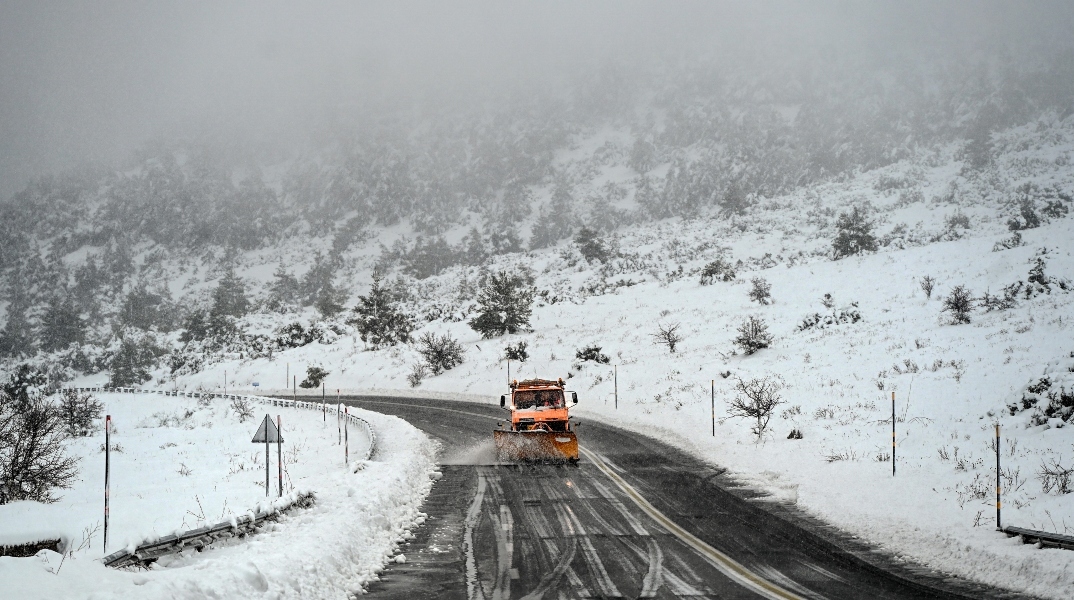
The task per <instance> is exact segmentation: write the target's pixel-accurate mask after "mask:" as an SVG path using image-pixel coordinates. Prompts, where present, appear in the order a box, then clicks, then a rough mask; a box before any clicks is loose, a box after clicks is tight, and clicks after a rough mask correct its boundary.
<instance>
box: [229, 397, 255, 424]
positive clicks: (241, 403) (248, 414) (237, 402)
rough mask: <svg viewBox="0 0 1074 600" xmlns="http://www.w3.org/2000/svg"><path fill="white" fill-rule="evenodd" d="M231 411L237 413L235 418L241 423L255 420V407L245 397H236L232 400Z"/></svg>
mask: <svg viewBox="0 0 1074 600" xmlns="http://www.w3.org/2000/svg"><path fill="white" fill-rule="evenodd" d="M231 410H233V411H235V416H237V417H238V418H239V423H245V422H246V421H248V420H250V419H252V418H254V407H253V405H251V404H250V401H249V400H248V399H246V397H245V396H235V397H234V398H232V399H231Z"/></svg>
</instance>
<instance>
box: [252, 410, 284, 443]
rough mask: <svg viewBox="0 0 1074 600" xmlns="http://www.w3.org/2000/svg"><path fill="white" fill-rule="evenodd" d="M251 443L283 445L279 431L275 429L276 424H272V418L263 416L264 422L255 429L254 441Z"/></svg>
mask: <svg viewBox="0 0 1074 600" xmlns="http://www.w3.org/2000/svg"><path fill="white" fill-rule="evenodd" d="M250 441H251V442H253V443H255V444H257V443H261V444H264V443H266V442H268V443H271V444H275V443H277V442H278V443H281V444H282V443H283V437H282V436H281V435H280V430H279V429H277V428H276V424H275V423H273V422H272V417H270V416H268V415H265V420H264V421H261V427H258V428H257V433H255V434H254V439H252V440H250Z"/></svg>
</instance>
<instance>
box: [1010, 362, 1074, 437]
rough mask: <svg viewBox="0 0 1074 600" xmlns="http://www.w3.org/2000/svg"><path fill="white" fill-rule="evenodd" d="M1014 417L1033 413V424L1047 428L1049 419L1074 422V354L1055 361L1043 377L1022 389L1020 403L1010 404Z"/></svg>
mask: <svg viewBox="0 0 1074 600" xmlns="http://www.w3.org/2000/svg"><path fill="white" fill-rule="evenodd" d="M1007 409H1008V410H1009V411H1010V413H1011V416H1014V415H1016V414H1018V413H1020V412H1023V411H1028V410H1032V411H1033V414H1032V416H1031V419H1030V421H1031V423H1032V424H1034V425H1043V424H1044V423H1047V422H1048V420H1049V419H1062V420H1063V421H1066V422H1068V423H1074V352H1071V353H1070V356H1069V357H1068V358H1066V359H1063V360H1058V361H1053V362H1051V363H1049V364H1048V365H1047V366H1046V367H1045V368H1044V373H1043V375H1042V376H1041V377H1039V378H1037V379H1036V380H1034V381H1032V382H1030V383H1029V384H1028V385H1026V387H1025V388H1023V390H1022V396H1021V398H1019V400H1018V401H1017V402H1012V403H1011V404H1008V405H1007Z"/></svg>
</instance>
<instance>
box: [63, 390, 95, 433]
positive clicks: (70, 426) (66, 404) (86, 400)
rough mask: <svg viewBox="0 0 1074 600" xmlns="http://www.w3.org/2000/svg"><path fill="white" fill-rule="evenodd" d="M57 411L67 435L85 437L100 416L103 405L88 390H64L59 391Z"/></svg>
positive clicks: (91, 431) (91, 430)
mask: <svg viewBox="0 0 1074 600" xmlns="http://www.w3.org/2000/svg"><path fill="white" fill-rule="evenodd" d="M59 411H60V417H61V418H62V419H63V422H64V427H65V430H66V432H67V435H69V436H71V437H85V436H87V435H89V434H91V433H93V430H94V427H93V422H94V421H95V420H97V419H100V418H101V413H102V412H104V405H103V404H101V401H100V400H98V399H97V397H96V396H94V395H93V394H90V393H88V392H80V391H78V390H64V391H63V392H61V393H60V406H59Z"/></svg>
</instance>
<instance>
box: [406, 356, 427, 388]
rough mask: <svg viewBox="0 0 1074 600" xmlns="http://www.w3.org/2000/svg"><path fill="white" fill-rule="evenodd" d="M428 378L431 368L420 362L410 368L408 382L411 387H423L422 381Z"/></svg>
mask: <svg viewBox="0 0 1074 600" xmlns="http://www.w3.org/2000/svg"><path fill="white" fill-rule="evenodd" d="M428 376H429V366H428V365H426V364H425V363H423V362H421V361H420V360H419V361H415V362H414V364H413V365H411V366H410V373H409V374H408V375H407V376H406V380H407V383H409V384H410V387H418V386H419V385H421V382H422V380H424V379H425V378H426V377H428Z"/></svg>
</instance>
